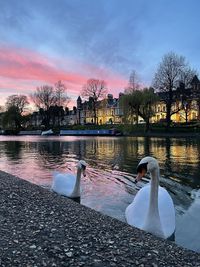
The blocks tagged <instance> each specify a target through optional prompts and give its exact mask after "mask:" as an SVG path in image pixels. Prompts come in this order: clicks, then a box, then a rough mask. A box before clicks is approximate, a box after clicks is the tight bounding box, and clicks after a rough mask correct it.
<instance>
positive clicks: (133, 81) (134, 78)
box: [125, 70, 140, 94]
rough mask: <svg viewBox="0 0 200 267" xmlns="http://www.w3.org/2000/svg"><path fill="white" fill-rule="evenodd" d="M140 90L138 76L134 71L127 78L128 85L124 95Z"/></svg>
mask: <svg viewBox="0 0 200 267" xmlns="http://www.w3.org/2000/svg"><path fill="white" fill-rule="evenodd" d="M139 89H140V82H139V78H138V75H137V73H136V71H135V70H133V71H132V72H131V74H130V77H129V83H128V87H127V88H125V93H126V94H128V93H131V92H132V91H135V90H139Z"/></svg>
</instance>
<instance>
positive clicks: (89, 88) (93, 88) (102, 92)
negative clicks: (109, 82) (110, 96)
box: [82, 79, 107, 124]
mask: <svg viewBox="0 0 200 267" xmlns="http://www.w3.org/2000/svg"><path fill="white" fill-rule="evenodd" d="M106 93H107V88H106V83H105V81H103V80H98V79H89V80H88V81H87V83H86V84H85V85H84V86H83V90H82V96H83V97H88V98H89V99H90V100H91V101H92V106H91V108H92V111H93V117H94V123H95V124H98V118H97V103H98V101H99V100H100V99H103V98H105V96H106Z"/></svg>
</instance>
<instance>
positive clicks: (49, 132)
mask: <svg viewBox="0 0 200 267" xmlns="http://www.w3.org/2000/svg"><path fill="white" fill-rule="evenodd" d="M52 134H54V132H53V131H52V130H51V129H50V130H48V131H42V133H41V135H52Z"/></svg>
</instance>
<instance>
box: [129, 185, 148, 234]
mask: <svg viewBox="0 0 200 267" xmlns="http://www.w3.org/2000/svg"><path fill="white" fill-rule="evenodd" d="M149 197H150V185H149V184H148V185H146V186H144V187H143V188H141V189H140V190H139V191H138V192H137V194H136V195H135V198H134V200H133V202H132V203H131V204H130V205H129V206H128V207H127V208H126V211H125V217H126V221H127V223H128V224H130V225H132V226H135V227H137V228H140V229H143V225H144V221H145V219H146V216H147V211H148V208H149Z"/></svg>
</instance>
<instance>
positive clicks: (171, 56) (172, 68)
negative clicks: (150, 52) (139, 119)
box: [153, 52, 192, 128]
mask: <svg viewBox="0 0 200 267" xmlns="http://www.w3.org/2000/svg"><path fill="white" fill-rule="evenodd" d="M191 72H192V70H191V69H190V68H189V66H188V64H187V63H186V62H185V58H184V57H183V56H178V55H177V54H175V53H173V52H170V53H168V54H166V55H164V57H163V59H162V62H161V63H160V65H159V67H158V69H157V72H156V73H155V77H154V81H153V86H154V88H155V89H156V90H157V91H160V92H164V94H163V101H164V102H165V104H166V121H167V128H169V127H170V121H171V115H172V114H174V113H176V112H178V111H179V109H175V110H173V109H172V105H173V102H174V100H175V99H174V92H175V89H176V88H177V87H178V86H179V83H180V82H181V81H182V79H184V81H185V82H186V81H187V82H188V80H189V76H191Z"/></svg>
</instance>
